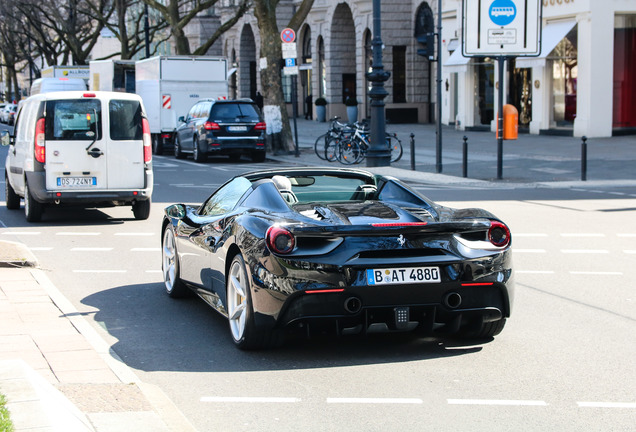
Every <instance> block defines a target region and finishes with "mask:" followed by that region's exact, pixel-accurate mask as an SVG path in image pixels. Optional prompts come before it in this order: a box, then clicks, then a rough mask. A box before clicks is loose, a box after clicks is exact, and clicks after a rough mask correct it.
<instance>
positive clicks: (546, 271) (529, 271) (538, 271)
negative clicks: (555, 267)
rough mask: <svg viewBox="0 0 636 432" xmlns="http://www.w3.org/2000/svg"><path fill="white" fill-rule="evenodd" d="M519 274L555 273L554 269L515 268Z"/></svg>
mask: <svg viewBox="0 0 636 432" xmlns="http://www.w3.org/2000/svg"><path fill="white" fill-rule="evenodd" d="M515 273H517V274H554V272H553V271H552V270H515Z"/></svg>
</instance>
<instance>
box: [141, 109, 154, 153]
mask: <svg viewBox="0 0 636 432" xmlns="http://www.w3.org/2000/svg"><path fill="white" fill-rule="evenodd" d="M141 131H142V133H143V143H144V162H146V163H148V162H150V161H151V160H152V138H151V136H150V123H148V119H145V118H142V119H141Z"/></svg>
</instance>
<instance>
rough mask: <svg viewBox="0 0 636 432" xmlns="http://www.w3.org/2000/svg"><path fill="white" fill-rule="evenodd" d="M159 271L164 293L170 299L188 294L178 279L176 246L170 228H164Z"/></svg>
mask: <svg viewBox="0 0 636 432" xmlns="http://www.w3.org/2000/svg"><path fill="white" fill-rule="evenodd" d="M161 271H162V273H163V283H164V285H165V287H166V293H168V295H169V296H170V297H173V298H178V297H184V296H186V295H187V294H188V288H187V287H186V286H185V285H184V283H183V282H182V281H181V279H180V278H179V260H178V259H177V245H176V242H175V238H174V232H173V231H172V228H171V227H166V230H165V231H164V233H163V242H162V248H161Z"/></svg>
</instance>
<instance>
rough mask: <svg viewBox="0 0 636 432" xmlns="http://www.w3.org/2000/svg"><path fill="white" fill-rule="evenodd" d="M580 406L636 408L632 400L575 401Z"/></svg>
mask: <svg viewBox="0 0 636 432" xmlns="http://www.w3.org/2000/svg"><path fill="white" fill-rule="evenodd" d="M576 404H577V405H578V406H579V407H580V408H631V409H636V403H634V402H577V403H576Z"/></svg>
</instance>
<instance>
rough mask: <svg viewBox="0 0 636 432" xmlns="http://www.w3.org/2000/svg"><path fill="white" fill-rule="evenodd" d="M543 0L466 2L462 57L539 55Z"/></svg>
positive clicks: (483, 0)
mask: <svg viewBox="0 0 636 432" xmlns="http://www.w3.org/2000/svg"><path fill="white" fill-rule="evenodd" d="M542 5H543V1H542V0H480V1H474V0H463V7H462V23H463V25H462V42H463V43H462V54H463V55H464V56H465V57H470V56H491V57H496V56H537V55H539V54H540V53H541V11H542Z"/></svg>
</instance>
